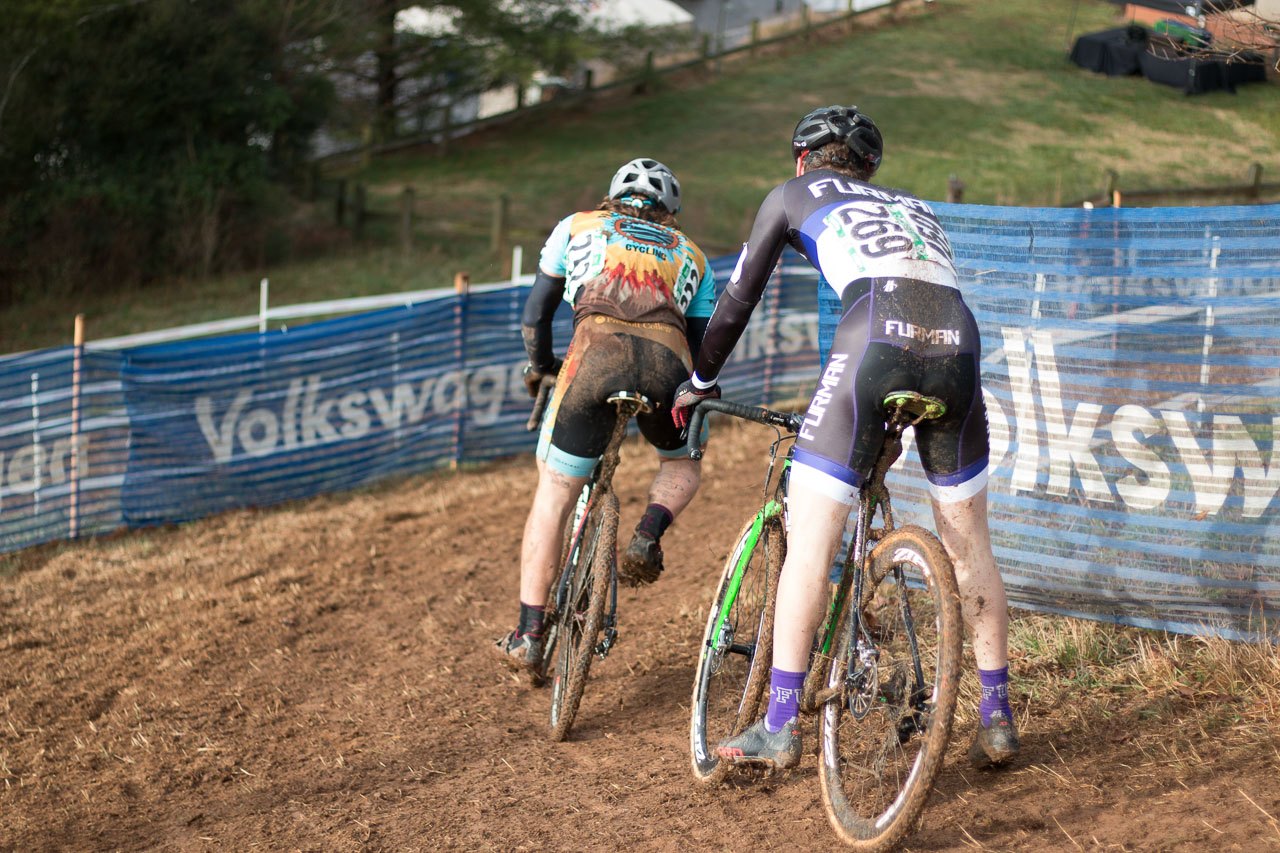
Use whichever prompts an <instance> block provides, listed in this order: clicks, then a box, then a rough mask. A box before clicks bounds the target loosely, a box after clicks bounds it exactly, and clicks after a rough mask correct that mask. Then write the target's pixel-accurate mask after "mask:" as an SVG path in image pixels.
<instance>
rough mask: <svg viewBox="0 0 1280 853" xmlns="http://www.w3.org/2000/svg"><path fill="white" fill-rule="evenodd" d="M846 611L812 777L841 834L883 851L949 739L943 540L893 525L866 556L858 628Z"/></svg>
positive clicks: (956, 608)
mask: <svg viewBox="0 0 1280 853" xmlns="http://www.w3.org/2000/svg"><path fill="white" fill-rule="evenodd" d="M850 610H851V609H850V608H848V607H847V608H846V609H845V613H844V615H843V617H842V619H841V627H840V629H839V634H838V640H837V644H836V649H835V654H834V655H833V659H832V662H831V668H830V670H829V674H828V678H827V687H828V688H830V689H832V690H833V691H834V696H833V697H832V698H831V699H830V700H829V701H828V702H827V703H826V704H825V705H824V706H823V707H822V714H821V717H820V718H819V723H818V727H819V740H820V746H821V757H820V761H819V777H820V779H821V782H822V798H823V802H824V803H825V805H826V808H827V816H828V818H830V820H831V825H832V826H833V827H834V828H835V831H836V834H837V835H839V836H840V839H841V840H842V841H844V842H845V843H846V844H848V845H850V846H852V847H854V848H856V849H858V850H862V851H882V850H888V849H889V848H891V847H892V846H894V845H895V844H897V843H898V842H900V841H901V840H902V839H903V838H904V837H905V836H906V834H907V833H908V832H910V831H911V829H912V827H913V826H914V825H915V822H916V820H917V818H919V816H920V814H921V812H922V811H923V810H924V805H925V801H926V800H927V799H928V797H929V793H930V791H931V790H932V788H933V782H934V779H935V778H936V777H937V775H938V772H939V771H940V770H941V769H942V762H943V757H944V754H945V753H946V749H947V740H948V738H949V737H950V735H951V720H952V716H953V714H954V713H955V706H956V693H957V690H958V688H959V682H960V673H961V654H962V627H961V617H960V596H959V594H958V593H957V590H956V581H955V572H954V570H953V569H952V566H951V561H950V559H949V558H948V557H947V553H946V551H945V550H944V549H943V547H942V543H940V542H939V541H938V540H937V538H936V537H935V536H934V535H933V534H932V533H930V532H929V531H927V530H925V529H923V528H921V527H915V526H907V527H902V528H900V529H898V530H895V531H893V532H892V533H890V534H889V535H888V536H886V537H885V538H884V539H883V540H881V541H880V543H879V544H878V545H877V546H876V548H875V550H874V551H873V552H872V553H871V555H870V557H869V558H868V559H867V570H866V574H865V575H864V579H863V588H862V606H861V609H860V612H861V614H862V619H861V623H862V624H861V626H859V625H851V624H850V621H851V618H852V615H853V614H852V613H851V612H850Z"/></svg>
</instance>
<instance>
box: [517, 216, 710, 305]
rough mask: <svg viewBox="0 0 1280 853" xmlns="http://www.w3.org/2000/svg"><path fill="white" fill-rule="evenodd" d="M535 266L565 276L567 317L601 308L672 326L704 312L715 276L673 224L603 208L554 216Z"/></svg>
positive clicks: (695, 248)
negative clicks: (557, 218)
mask: <svg viewBox="0 0 1280 853" xmlns="http://www.w3.org/2000/svg"><path fill="white" fill-rule="evenodd" d="M540 266H541V267H542V270H543V271H544V272H546V273H547V274H549V275H553V276H556V277H560V278H564V279H565V288H564V298H565V300H566V301H567V302H568V303H569V304H570V305H572V306H573V314H574V317H575V318H579V317H583V316H585V315H587V314H604V315H605V316H608V317H616V318H617V319H619V320H628V321H631V322H636V323H667V324H670V325H674V326H676V327H678V328H680V329H683V328H684V327H685V322H684V318H685V317H710V316H711V311H712V309H713V307H714V304H715V277H714V276H713V275H712V273H711V265H710V264H708V263H707V256H706V255H704V254H703V253H702V250H701V249H699V248H698V247H697V245H695V244H694V242H693V241H692V240H690V239H689V238H688V237H686V236H685V235H684V234H683V233H682V232H681V231H680V230H679V229H676V228H669V227H667V226H665V225H658V224H656V223H653V222H647V221H645V220H643V219H637V218H636V217H634V216H627V215H625V214H621V213H613V212H610V211H605V210H592V211H584V212H582V213H574V214H572V215H570V216H566V217H565V218H564V219H562V220H560V223H559V224H558V225H557V226H556V227H555V230H554V231H552V232H551V236H550V237H548V238H547V242H546V245H545V246H543V247H542V256H541V260H540Z"/></svg>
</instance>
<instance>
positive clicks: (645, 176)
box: [609, 157, 680, 213]
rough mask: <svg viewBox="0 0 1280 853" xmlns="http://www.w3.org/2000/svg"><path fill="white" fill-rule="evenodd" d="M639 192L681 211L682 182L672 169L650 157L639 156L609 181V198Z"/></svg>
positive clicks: (675, 210) (669, 209) (668, 210)
mask: <svg viewBox="0 0 1280 853" xmlns="http://www.w3.org/2000/svg"><path fill="white" fill-rule="evenodd" d="M631 194H639V195H644V196H648V197H649V198H651V199H653V200H654V201H656V202H657V203H658V204H660V205H662V206H663V207H665V208H666V209H667V212H668V213H679V212H680V182H679V181H677V180H676V176H675V175H674V174H672V172H671V170H670V169H668V168H667V167H666V166H664V165H662V164H661V163H659V162H658V161H657V160H650V159H649V158H648V157H637V158H636V159H634V160H632V161H631V162H630V163H627V164H626V165H625V166H623V167H622V168H621V169H619V170H618V171H617V173H616V174H614V176H613V180H612V181H610V182H609V198H621V197H622V196H624V195H631Z"/></svg>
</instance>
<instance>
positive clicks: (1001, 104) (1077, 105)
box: [0, 0, 1280, 351]
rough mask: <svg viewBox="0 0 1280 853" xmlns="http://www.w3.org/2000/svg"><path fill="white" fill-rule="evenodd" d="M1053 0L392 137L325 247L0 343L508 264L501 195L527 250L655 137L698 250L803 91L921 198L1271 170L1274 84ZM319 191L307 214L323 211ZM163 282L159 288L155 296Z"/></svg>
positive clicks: (106, 304) (412, 284)
mask: <svg viewBox="0 0 1280 853" xmlns="http://www.w3.org/2000/svg"><path fill="white" fill-rule="evenodd" d="M1073 5H1074V3H1073V2H1068V0H1054V2H1044V0H1009V2H1003V3H991V2H983V0H938V2H936V3H933V4H930V5H929V6H927V7H924V8H923V10H921V11H918V12H917V13H915V14H912V15H910V16H909V17H907V18H905V19H904V20H902V21H900V22H899V23H897V24H893V25H881V26H877V27H875V28H872V29H864V30H860V31H858V32H855V33H853V34H851V35H845V34H843V33H839V34H836V33H828V34H826V35H824V36H823V37H821V38H819V39H816V40H815V41H814V42H813V43H811V44H808V45H805V44H803V43H802V42H800V41H798V40H797V41H794V42H791V43H789V44H788V46H787V47H786V48H785V49H784V50H782V51H780V52H776V53H774V54H773V55H771V56H768V57H758V58H754V59H752V58H747V57H739V58H737V59H735V60H733V61H729V62H726V63H725V64H724V70H723V73H722V74H720V75H719V76H711V75H710V74H686V75H683V76H682V77H681V78H679V79H674V80H673V79H667V80H664V81H662V82H661V83H660V84H659V85H658V86H657V88H656V91H654V92H653V93H652V94H649V95H644V96H609V97H603V98H601V99H600V100H598V101H596V102H593V103H590V104H579V105H574V106H569V107H566V108H564V109H561V110H557V111H554V112H548V113H544V114H542V115H540V116H538V117H536V118H533V119H531V120H529V121H527V122H524V123H520V124H515V125H511V126H508V127H505V128H501V129H498V130H494V131H489V132H486V133H484V134H480V135H477V136H474V137H471V138H469V139H466V140H463V141H460V142H458V143H457V144H454V145H453V146H452V147H451V150H450V152H449V154H448V155H447V156H437V155H436V154H435V153H434V152H433V151H430V150H421V151H413V152H405V153H399V154H396V155H394V156H387V157H384V158H381V159H379V160H376V161H375V162H373V163H371V164H370V165H369V166H368V167H367V168H363V169H357V170H351V171H348V172H347V173H346V174H344V175H343V177H346V178H347V179H348V180H349V181H360V182H363V183H364V184H365V185H366V186H367V187H368V193H369V205H370V209H371V210H374V211H377V212H381V213H383V214H385V215H384V216H378V217H376V218H374V219H373V220H371V221H370V223H369V226H368V228H367V229H366V234H365V237H364V239H363V240H362V241H361V242H359V243H354V242H353V241H351V240H350V239H348V238H345V237H338V238H337V239H336V240H335V241H334V245H333V248H332V249H331V250H325V251H324V252H323V253H322V258H321V259H319V260H309V261H306V262H295V263H289V264H283V265H280V266H276V267H272V268H269V269H264V270H256V271H252V272H245V273H243V274H238V275H235V276H228V277H224V278H220V279H215V280H211V281H204V282H196V281H184V282H173V283H170V284H168V285H165V286H157V287H153V288H150V289H148V290H146V291H141V292H136V293H132V294H125V295H124V296H123V297H115V296H113V297H102V298H99V299H85V300H82V301H81V302H79V303H78V304H75V305H69V304H66V301H65V300H56V299H53V298H52V297H49V298H39V297H37V298H34V299H32V300H31V301H29V302H28V303H27V304H25V305H22V306H18V307H16V308H15V309H14V310H11V311H10V312H7V313H6V316H4V317H3V318H0V336H3V340H4V341H5V342H6V348H7V350H8V351H16V350H21V349H27V348H33V347H41V346H51V345H56V344H61V343H66V342H68V340H69V338H70V330H71V323H72V315H73V314H74V313H76V312H77V311H79V312H83V313H85V314H86V316H87V329H88V335H89V338H90V339H91V340H92V339H93V338H100V337H106V336H112V335H120V334H127V333H131V332H139V331H148V330H152V329H157V328H164V327H167V326H175V325H181V324H185V323H191V322H199V321H203V320H212V319H220V318H225V317H230V316H238V315H242V314H252V313H255V312H256V311H257V306H258V280H259V278H261V277H262V276H264V275H265V276H269V277H270V279H271V294H272V302H273V304H290V303H298V302H307V301H312V300H316V299H328V298H335V297H340V296H357V295H365V294H371V293H384V292H395V291H402V290H413V289H419V288H423V287H432V286H443V285H447V284H449V283H450V282H452V280H453V274H454V272H455V271H458V270H466V271H468V272H469V273H470V274H471V277H472V281H474V282H484V281H492V280H497V279H499V278H501V277H503V274H504V262H505V261H506V259H507V257H508V253H507V252H505V251H504V252H501V253H498V254H497V255H495V254H494V253H491V252H490V250H489V228H490V222H491V217H492V211H493V206H494V199H495V198H496V197H497V196H498V195H499V194H505V195H507V196H508V198H509V199H510V210H511V222H512V227H511V233H510V239H511V242H512V243H518V244H520V245H523V246H524V247H525V264H524V266H525V269H526V271H528V270H530V269H531V268H532V266H533V264H534V263H535V261H536V252H537V249H538V248H539V247H540V245H541V242H542V240H543V239H544V238H545V235H546V233H547V232H548V231H549V229H550V228H551V227H552V226H553V225H554V224H555V222H556V220H557V219H559V218H560V217H561V216H564V215H565V214H567V213H569V212H571V211H572V210H575V209H580V208H583V207H588V206H592V205H594V203H595V202H596V201H598V199H599V198H600V196H601V195H603V192H604V190H605V188H606V186H607V183H608V180H609V177H610V176H611V175H612V173H613V170H614V169H615V168H616V167H617V166H618V165H619V164H620V163H622V162H624V161H625V160H627V159H630V158H632V157H635V156H639V155H645V156H652V157H657V158H658V159H661V160H663V161H664V162H666V163H667V164H668V165H670V166H671V167H672V168H673V169H674V170H675V171H676V173H677V174H678V175H679V177H680V179H681V182H682V184H683V188H684V194H685V198H686V202H685V210H684V211H683V213H682V214H681V222H682V224H683V226H684V227H685V229H686V230H687V231H688V232H689V233H690V235H691V236H692V237H693V238H694V239H695V240H696V241H698V242H699V243H700V244H702V245H703V246H704V247H705V248H706V249H707V250H708V252H710V253H711V254H723V253H729V252H731V251H733V249H734V247H736V246H737V244H739V243H740V242H741V240H742V239H743V238H744V236H745V233H746V231H747V228H748V227H749V224H750V220H751V216H752V214H753V212H754V210H755V208H756V206H757V205H758V204H759V202H760V200H761V199H762V198H763V197H764V195H765V193H766V192H767V191H768V190H769V188H770V187H772V186H773V185H774V184H775V183H777V182H779V181H781V180H783V179H785V178H787V177H789V176H790V175H791V174H792V165H791V162H790V159H789V156H788V155H789V148H788V137H789V133H790V130H791V128H792V127H793V126H794V123H795V121H796V119H797V118H798V117H799V116H800V115H802V114H803V112H804V111H806V110H807V109H809V108H811V107H813V106H818V105H822V104H826V103H837V102H838V103H856V104H858V105H859V106H860V107H862V108H863V109H864V110H865V111H866V112H867V113H869V114H870V115H871V116H872V117H874V118H875V120H876V122H877V123H878V124H879V125H880V126H881V128H882V129H883V131H884V135H885V139H886V153H885V161H884V166H883V168H882V170H881V172H880V175H879V176H878V180H880V181H881V182H882V183H884V184H887V185H890V186H897V187H902V188H904V189H908V190H911V191H913V192H915V193H918V194H919V195H921V196H923V197H924V198H928V199H941V198H943V197H945V194H946V187H947V179H948V177H949V176H950V175H953V174H954V175H956V176H958V177H959V178H960V179H961V180H962V181H963V182H964V183H965V187H966V189H965V198H964V200H965V201H966V202H970V203H975V204H1002V205H1025V206H1035V205H1055V204H1062V203H1069V202H1072V201H1074V200H1075V199H1078V198H1083V197H1085V196H1089V195H1092V194H1095V193H1097V192H1099V191H1100V189H1101V188H1102V186H1103V184H1104V181H1105V175H1106V172H1107V171H1108V170H1114V171H1115V172H1117V173H1118V175H1119V176H1120V187H1121V188H1122V189H1125V190H1136V189H1151V188H1158V187H1171V186H1201V185H1214V184H1231V183H1242V182H1243V181H1244V180H1245V176H1246V172H1247V169H1248V167H1249V164H1250V163H1253V162H1259V163H1261V164H1262V165H1263V169H1264V179H1266V180H1276V179H1277V178H1276V176H1277V175H1280V153H1277V141H1278V140H1280V97H1278V96H1280V88H1278V87H1277V86H1276V85H1275V84H1274V83H1268V84H1253V85H1249V86H1244V87H1241V88H1240V89H1239V90H1238V93H1237V94H1234V95H1232V94H1228V93H1225V92H1219V93H1212V94H1208V95H1201V96H1196V97H1187V96H1185V95H1183V94H1182V93H1181V92H1180V91H1178V90H1175V89H1173V88H1170V87H1166V86H1159V85H1156V84H1154V83H1151V82H1149V81H1146V80H1144V79H1142V78H1140V77H1133V78H1108V77H1105V76H1102V75H1098V74H1093V73H1090V72H1088V71H1084V70H1082V69H1080V68H1077V67H1076V66H1075V65H1073V64H1071V63H1070V61H1069V60H1068V59H1067V51H1068V49H1069V43H1068V42H1069V37H1074V36H1078V35H1080V34H1082V33H1087V32H1093V31H1096V30H1099V29H1104V28H1108V27H1114V26H1118V25H1120V24H1121V23H1123V22H1122V20H1121V19H1120V18H1119V17H1118V16H1117V9H1118V7H1116V6H1114V5H1112V4H1110V3H1105V2H1101V0H1086V2H1084V3H1082V4H1081V5H1080V7H1079V12H1078V15H1077V17H1076V19H1075V21H1074V24H1073V25H1072V27H1071V31H1070V32H1069V31H1068V26H1069V24H1070V23H1071V13H1072V7H1073ZM405 186H412V187H413V188H414V190H415V193H416V198H417V204H416V210H417V215H418V220H417V229H416V235H415V243H414V249H413V252H412V254H411V256H410V257H407V258H406V257H404V256H403V254H402V253H401V252H400V251H399V249H398V248H397V234H396V228H397V225H396V219H395V214H396V211H397V210H398V204H399V197H400V193H401V191H402V189H403V188H404V187H405ZM324 215H325V210H324V208H322V207H317V208H316V210H315V211H313V214H312V216H313V218H317V217H318V218H323V216H324ZM157 293H163V299H157V298H155V296H156V294H157Z"/></svg>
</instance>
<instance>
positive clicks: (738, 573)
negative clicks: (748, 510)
mask: <svg viewBox="0 0 1280 853" xmlns="http://www.w3.org/2000/svg"><path fill="white" fill-rule="evenodd" d="M781 514H782V504H781V503H780V502H779V501H776V500H771V501H769V502H768V503H766V504H765V505H764V507H763V508H762V509H761V510H760V511H759V512H757V513H756V517H755V518H754V519H753V520H752V522H751V529H750V530H748V531H747V536H746V538H745V540H743V545H744V547H743V549H742V553H741V554H739V555H738V564H737V565H736V566H734V568H733V577H731V578H729V589H728V590H726V591H725V595H724V596H723V597H722V598H721V599H720V612H719V613H717V614H716V630H715V633H713V634H712V635H711V636H712V642H711V647H712V648H717V647H719V645H720V633H721V631H723V630H724V623H725V622H726V621H727V620H728V618H729V611H730V610H731V609H733V605H734V604H735V603H737V601H738V588H739V587H740V586H742V576H743V574H744V573H745V572H746V568H747V563H749V562H751V555H752V554H754V553H755V552H756V545H757V544H759V542H760V534H761V533H762V532H763V531H764V523H765V522H766V521H768V520H769V519H771V518H776V517H777V516H779V515H781Z"/></svg>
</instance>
